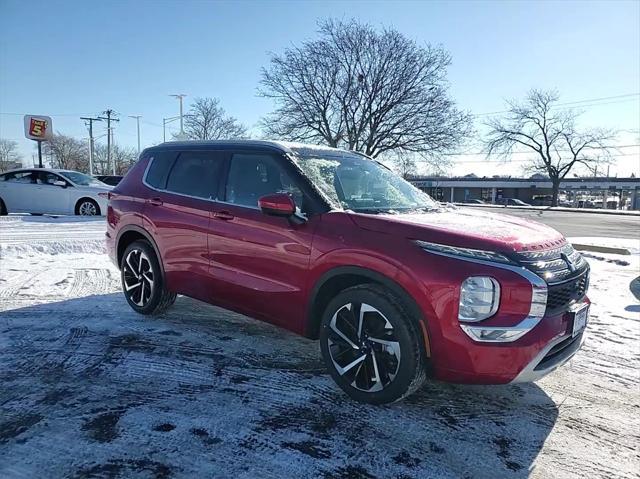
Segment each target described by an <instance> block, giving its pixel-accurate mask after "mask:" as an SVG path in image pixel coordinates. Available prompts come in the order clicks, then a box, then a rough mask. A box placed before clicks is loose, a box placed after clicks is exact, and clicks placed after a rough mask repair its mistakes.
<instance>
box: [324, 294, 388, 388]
mask: <svg viewBox="0 0 640 479" xmlns="http://www.w3.org/2000/svg"><path fill="white" fill-rule="evenodd" d="M329 328H330V329H329V334H328V338H327V340H328V343H329V354H330V356H331V361H332V362H333V366H334V367H335V368H336V371H337V372H338V374H340V375H341V376H342V377H344V378H345V379H347V380H348V381H349V383H350V384H351V386H352V387H354V388H356V389H359V390H360V391H364V392H375V391H382V390H383V389H384V388H385V387H386V386H388V385H389V384H390V383H391V382H392V381H393V380H394V379H395V377H396V376H397V374H398V369H399V368H400V359H401V353H400V343H399V342H398V340H397V338H396V336H395V334H394V330H393V326H392V325H391V323H390V322H389V320H388V319H387V318H385V316H384V314H382V313H381V312H380V311H378V310H377V309H376V308H374V307H373V306H371V305H370V304H367V303H357V302H352V303H348V304H345V305H344V306H342V307H341V308H340V309H338V311H336V313H335V314H334V315H333V316H332V318H331V322H330V323H329Z"/></svg>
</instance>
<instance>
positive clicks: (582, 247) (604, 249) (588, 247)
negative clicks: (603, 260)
mask: <svg viewBox="0 0 640 479" xmlns="http://www.w3.org/2000/svg"><path fill="white" fill-rule="evenodd" d="M571 244H572V245H573V247H574V249H577V250H579V251H592V252H594V253H609V254H621V255H625V256H628V255H631V252H630V251H629V250H628V249H626V248H614V247H611V246H598V245H593V244H580V243H571Z"/></svg>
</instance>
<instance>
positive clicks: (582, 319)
mask: <svg viewBox="0 0 640 479" xmlns="http://www.w3.org/2000/svg"><path fill="white" fill-rule="evenodd" d="M571 316H572V319H573V321H572V324H573V329H572V332H571V336H577V335H578V334H579V333H581V332H582V331H583V330H584V329H585V328H586V327H587V322H588V320H589V305H588V304H584V305H580V306H578V307H577V308H576V309H574V310H573V311H571Z"/></svg>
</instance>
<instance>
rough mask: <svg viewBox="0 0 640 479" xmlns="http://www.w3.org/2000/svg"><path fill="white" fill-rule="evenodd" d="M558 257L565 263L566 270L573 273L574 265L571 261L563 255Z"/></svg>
mask: <svg viewBox="0 0 640 479" xmlns="http://www.w3.org/2000/svg"><path fill="white" fill-rule="evenodd" d="M560 257H561V258H562V259H563V260H564V262H565V263H567V268H569V271H571V272H572V273H573V272H574V271H575V270H576V265H575V264H574V263H573V261H571V259H570V258H569V256H567V255H566V254H564V253H560Z"/></svg>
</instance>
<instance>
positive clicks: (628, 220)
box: [482, 208, 640, 239]
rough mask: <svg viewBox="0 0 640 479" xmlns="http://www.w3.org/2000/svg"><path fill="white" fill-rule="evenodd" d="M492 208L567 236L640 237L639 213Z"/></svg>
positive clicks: (495, 211)
mask: <svg viewBox="0 0 640 479" xmlns="http://www.w3.org/2000/svg"><path fill="white" fill-rule="evenodd" d="M482 209H483V210H486V209H485V208H482ZM487 209H488V208H487ZM491 211H492V212H494V213H502V214H508V215H513V216H519V217H520V218H529V219H532V220H535V221H539V222H541V223H544V224H546V225H549V226H551V227H552V228H555V229H557V230H558V231H560V232H561V233H562V234H563V235H565V236H567V237H576V236H599V237H604V238H631V239H638V238H640V216H626V215H607V214H599V213H576V212H573V211H542V210H537V211H534V210H519V209H509V208H491Z"/></svg>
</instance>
